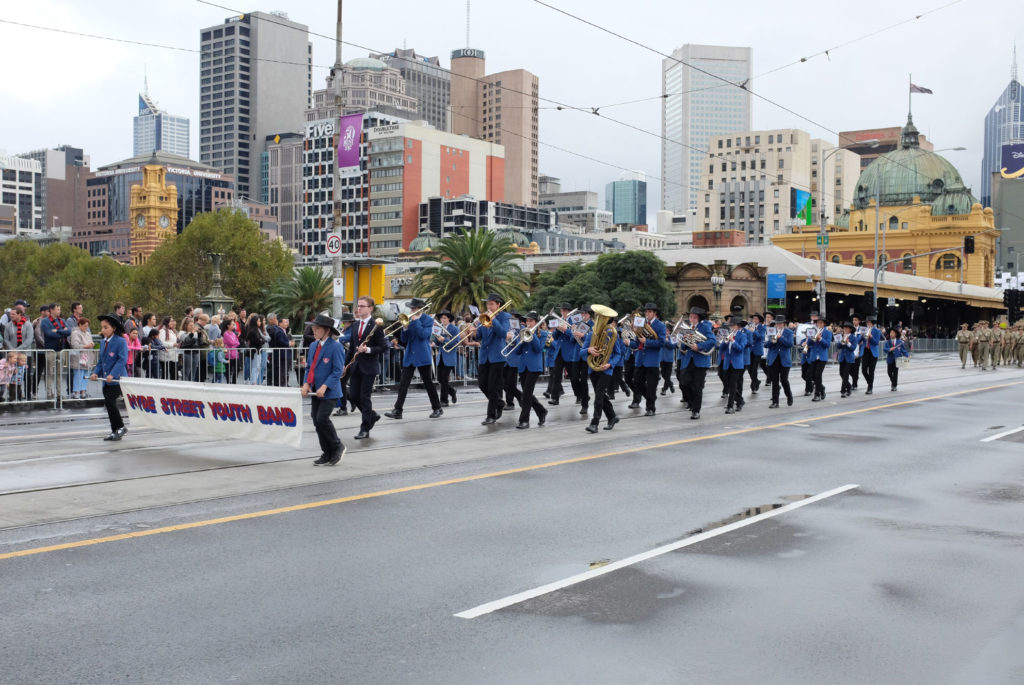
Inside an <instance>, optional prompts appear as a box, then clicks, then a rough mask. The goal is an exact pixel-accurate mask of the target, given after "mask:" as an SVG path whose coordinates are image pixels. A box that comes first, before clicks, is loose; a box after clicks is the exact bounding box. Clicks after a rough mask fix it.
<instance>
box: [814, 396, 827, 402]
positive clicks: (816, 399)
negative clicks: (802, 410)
mask: <svg viewBox="0 0 1024 685" xmlns="http://www.w3.org/2000/svg"><path fill="white" fill-rule="evenodd" d="M823 399H825V398H824V397H822V396H821V395H815V396H814V399H812V400H811V402H821V401H822V400H823Z"/></svg>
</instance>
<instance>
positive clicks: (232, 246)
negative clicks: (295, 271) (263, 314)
mask: <svg viewBox="0 0 1024 685" xmlns="http://www.w3.org/2000/svg"><path fill="white" fill-rule="evenodd" d="M210 252H220V253H222V254H223V255H224V258H223V259H222V260H221V275H222V276H223V286H224V292H226V293H227V294H228V295H229V296H231V297H233V298H234V300H235V303H236V304H237V305H239V306H243V307H246V308H249V307H251V305H252V304H253V303H255V302H257V300H259V299H260V298H261V297H262V296H263V295H264V293H265V291H266V290H267V288H268V285H269V284H271V283H274V282H275V281H277V280H278V279H280V278H283V277H285V276H287V274H288V272H289V270H290V269H291V268H292V263H293V260H292V255H291V253H290V252H289V251H288V249H287V248H286V247H285V246H284V245H283V244H282V243H281V242H279V241H270V240H267V239H266V237H264V235H263V234H262V233H260V230H259V226H258V225H257V224H256V222H254V221H252V220H250V219H249V218H248V217H247V216H246V215H245V213H244V212H241V211H231V210H228V209H222V210H220V211H218V212H207V213H203V214H197V215H196V217H195V218H194V219H193V220H192V223H190V224H189V225H188V226H186V227H185V230H184V231H182V233H181V234H180V235H178V236H176V237H174V238H172V239H171V240H169V241H167V242H166V243H164V244H163V245H161V246H160V247H159V248H157V249H156V251H155V252H153V254H152V255H151V256H150V258H149V260H148V261H147V262H146V263H145V264H144V265H142V266H141V267H138V268H137V269H136V270H135V274H134V276H135V278H134V279H133V280H134V286H133V290H134V293H135V297H134V302H135V303H137V304H139V305H141V306H143V308H144V309H147V310H150V311H154V312H160V313H162V314H175V313H178V312H181V311H182V310H183V309H184V308H185V307H187V306H189V305H195V304H198V302H199V299H200V298H201V297H202V296H203V295H205V294H206V293H207V292H209V289H210V285H211V284H212V276H213V263H212V262H211V261H210V259H209V257H208V254H209V253H210Z"/></svg>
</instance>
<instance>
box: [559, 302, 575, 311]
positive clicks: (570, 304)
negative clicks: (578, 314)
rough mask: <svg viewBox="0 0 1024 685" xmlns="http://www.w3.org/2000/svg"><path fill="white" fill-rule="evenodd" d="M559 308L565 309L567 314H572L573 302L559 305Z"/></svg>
mask: <svg viewBox="0 0 1024 685" xmlns="http://www.w3.org/2000/svg"><path fill="white" fill-rule="evenodd" d="M558 308H559V309H564V310H565V311H567V312H571V311H572V302H563V303H562V304H560V305H558Z"/></svg>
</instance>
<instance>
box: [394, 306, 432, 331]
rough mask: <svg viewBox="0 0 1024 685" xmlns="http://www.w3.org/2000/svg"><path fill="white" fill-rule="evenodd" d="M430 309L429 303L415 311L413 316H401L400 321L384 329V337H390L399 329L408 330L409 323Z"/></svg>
mask: <svg viewBox="0 0 1024 685" xmlns="http://www.w3.org/2000/svg"><path fill="white" fill-rule="evenodd" d="M430 307H431V303H430V302H427V303H426V304H425V305H423V306H422V307H420V308H419V309H417V310H416V311H414V312H413V313H412V314H405V313H402V314H399V315H398V319H397V320H396V321H394V322H393V323H391V324H390V325H388V327H387V328H385V329H384V337H385V338H386V337H388V336H389V335H391V334H393V333H394V332H395V331H397V330H398V329H399V328H408V327H409V323H410V322H412V320H413V318H415V317H417V316H419V315H420V314H423V313H424V312H427V311H429V310H430Z"/></svg>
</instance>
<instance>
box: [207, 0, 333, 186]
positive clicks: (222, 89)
mask: <svg viewBox="0 0 1024 685" xmlns="http://www.w3.org/2000/svg"><path fill="white" fill-rule="evenodd" d="M199 49H200V67H199V68H200V71H199V77H200V81H199V83H200V85H199V159H200V161H201V162H202V163H203V164H206V165H209V166H212V167H214V168H216V169H219V170H220V171H221V172H223V173H225V174H230V175H231V176H232V177H234V179H235V183H236V186H235V195H236V197H239V198H252V199H254V200H259V201H261V202H266V201H267V195H268V194H269V186H268V178H267V176H268V174H267V173H266V165H267V164H268V161H267V160H266V141H267V137H268V136H272V135H274V134H276V133H279V132H281V131H294V130H295V129H296V127H297V126H299V125H300V124H301V122H302V120H303V112H304V111H305V110H306V108H307V107H309V102H310V93H311V91H312V60H313V46H312V44H311V43H310V42H309V34H308V28H307V27H306V26H305V25H304V24H298V23H296V22H293V21H289V20H288V18H287V15H285V14H283V13H280V12H277V13H270V14H266V13H263V12H251V13H248V14H243V15H241V16H239V15H235V16H232V17H229V18H228V19H226V20H225V21H224V23H223V24H217V25H215V26H210V27H208V28H204V29H201V30H200V32H199Z"/></svg>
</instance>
